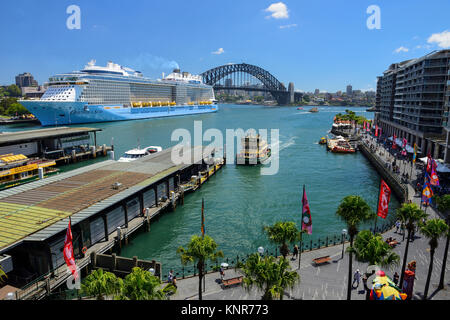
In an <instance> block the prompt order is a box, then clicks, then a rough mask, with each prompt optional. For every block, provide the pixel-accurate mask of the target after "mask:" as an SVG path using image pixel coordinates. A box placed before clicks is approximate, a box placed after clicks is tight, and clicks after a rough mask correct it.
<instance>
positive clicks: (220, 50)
mask: <svg viewBox="0 0 450 320" xmlns="http://www.w3.org/2000/svg"><path fill="white" fill-rule="evenodd" d="M224 52H225V50H223V48H219V49H217V51H214V52H211V53H212V54H222V53H224Z"/></svg>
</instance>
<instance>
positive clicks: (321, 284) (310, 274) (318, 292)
mask: <svg viewBox="0 0 450 320" xmlns="http://www.w3.org/2000/svg"><path fill="white" fill-rule="evenodd" d="M368 139H369V140H370V143H373V144H374V145H375V144H376V142H375V140H373V138H372V137H369V138H368ZM380 151H381V155H380ZM377 156H378V158H379V159H380V160H381V161H383V162H385V163H386V162H388V163H392V161H393V158H392V156H390V155H388V152H387V151H386V150H384V149H383V148H382V147H381V146H379V148H378V152H377ZM397 165H400V166H401V167H400V173H403V172H404V171H407V172H408V175H410V170H411V166H410V165H408V164H407V163H402V162H401V161H398V160H397ZM415 177H416V172H415V170H413V176H412V177H410V178H412V179H411V180H412V181H414V180H415ZM407 187H408V195H409V196H408V197H409V199H408V200H411V201H412V202H414V203H416V204H417V205H419V206H420V197H416V196H415V191H414V188H413V187H412V186H411V185H410V184H408V185H407ZM426 213H427V214H429V218H437V217H440V216H439V214H438V213H437V212H436V211H435V210H434V209H433V208H432V207H428V208H427V211H426ZM399 232H400V230H399ZM388 237H393V238H395V239H396V240H397V241H398V242H399V244H398V245H397V246H396V247H395V248H394V252H395V253H397V254H398V255H399V256H400V264H399V265H398V266H396V267H393V268H391V269H383V270H384V271H385V272H386V274H387V275H388V276H389V277H391V278H392V277H393V274H394V272H397V273H399V274H400V272H401V263H402V262H403V254H404V250H405V244H406V237H405V240H403V235H402V234H400V233H397V232H396V228H393V229H391V230H389V231H388V232H386V233H384V234H383V239H386V238H388ZM445 241H446V239H445V238H442V239H440V240H439V245H438V248H437V249H436V253H435V259H434V268H433V273H432V276H431V282H430V288H429V291H428V298H429V299H433V300H450V264H449V263H447V266H446V273H445V278H444V289H442V290H437V286H438V284H439V279H440V274H441V269H442V259H443V255H444V250H445ZM344 246H345V248H347V246H348V243H346V244H345V245H344ZM326 255H329V256H330V257H331V261H330V262H329V263H327V264H323V265H321V266H315V265H314V264H313V263H312V259H314V258H317V257H322V256H326ZM290 259H291V257H290ZM412 260H415V261H416V263H417V268H416V280H415V283H414V296H413V299H421V295H422V293H423V291H424V289H425V283H426V277H427V272H428V266H429V261H430V251H429V245H428V241H427V239H426V238H425V237H423V236H422V235H421V234H420V232H416V235H415V238H414V239H413V241H412V242H410V244H409V252H408V259H407V261H408V262H410V261H412ZM290 262H291V266H292V269H293V270H296V271H297V272H298V273H299V275H300V283H299V284H297V285H296V286H295V287H294V288H293V289H292V290H289V291H286V292H285V295H284V297H283V299H285V300H298V299H301V300H345V299H346V297H347V276H348V254H347V253H345V254H344V257H343V258H342V245H336V246H332V247H325V248H321V249H316V250H312V251H307V252H304V253H302V255H301V266H300V269H298V260H290ZM352 267H353V268H352V269H353V270H352V275H353V273H354V272H355V271H356V269H359V270H360V271H361V273H363V272H364V271H365V270H366V269H367V267H368V264H367V263H360V262H358V261H355V259H353V266H352ZM239 275H241V273H240V271H239V269H238V270H235V269H232V268H230V269H229V270H226V271H225V279H228V278H232V277H235V276H239ZM373 278H374V276H372V277H370V278H369V281H368V285H369V287H371V280H373ZM177 285H178V291H177V293H176V294H175V295H174V296H172V297H171V299H172V300H196V299H198V277H190V278H186V279H178V281H177ZM261 296H262V292H261V291H259V290H257V289H256V288H254V289H252V290H250V291H247V290H245V289H244V288H243V286H242V285H239V286H236V287H230V288H227V289H223V288H222V287H221V284H220V274H219V273H218V272H215V273H209V274H207V275H206V277H205V291H204V292H203V299H205V300H259V299H261ZM351 299H352V300H364V299H365V292H364V287H363V284H362V281H361V283H360V284H359V286H358V287H357V288H355V289H354V290H352V297H351Z"/></svg>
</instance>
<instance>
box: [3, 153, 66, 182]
mask: <svg viewBox="0 0 450 320" xmlns="http://www.w3.org/2000/svg"><path fill="white" fill-rule="evenodd" d="M55 165H56V162H55V161H53V160H44V159H39V158H34V159H33V158H28V157H27V156H25V155H23V154H13V153H8V154H4V155H0V190H4V189H7V188H11V187H14V186H17V185H20V184H23V183H26V182H30V181H33V180H37V179H39V178H40V177H39V169H40V168H43V171H42V173H43V176H42V178H44V177H45V176H49V175H52V174H54V173H57V172H58V171H59V170H58V169H56V168H53V166H55Z"/></svg>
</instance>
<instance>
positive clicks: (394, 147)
mask: <svg viewBox="0 0 450 320" xmlns="http://www.w3.org/2000/svg"><path fill="white" fill-rule="evenodd" d="M396 140H397V136H396V135H395V133H394V136H393V137H392V149H397V142H396Z"/></svg>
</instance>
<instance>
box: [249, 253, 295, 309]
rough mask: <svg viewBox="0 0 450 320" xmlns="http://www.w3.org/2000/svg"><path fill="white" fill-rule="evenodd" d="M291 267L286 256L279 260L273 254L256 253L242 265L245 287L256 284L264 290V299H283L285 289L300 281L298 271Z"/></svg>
mask: <svg viewBox="0 0 450 320" xmlns="http://www.w3.org/2000/svg"><path fill="white" fill-rule="evenodd" d="M290 269H291V267H290V265H289V262H288V261H287V260H286V259H285V258H284V257H282V258H280V259H278V260H277V259H275V258H274V257H272V256H265V257H264V258H263V257H261V256H260V255H259V254H257V253H254V254H252V255H250V256H249V257H248V259H247V261H246V262H245V264H244V266H243V267H242V271H243V272H244V275H245V277H244V279H243V283H244V287H245V288H246V289H247V290H250V289H251V288H252V287H253V286H256V287H257V288H259V289H260V290H262V291H263V292H264V294H263V296H262V300H273V299H276V298H279V299H280V300H282V299H283V293H284V290H286V289H289V288H293V287H294V286H295V284H296V283H297V282H299V281H300V276H299V275H298V273H297V272H295V271H290Z"/></svg>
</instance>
